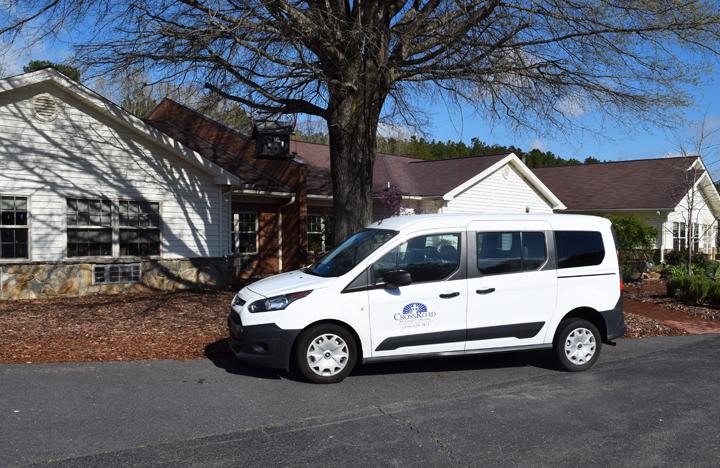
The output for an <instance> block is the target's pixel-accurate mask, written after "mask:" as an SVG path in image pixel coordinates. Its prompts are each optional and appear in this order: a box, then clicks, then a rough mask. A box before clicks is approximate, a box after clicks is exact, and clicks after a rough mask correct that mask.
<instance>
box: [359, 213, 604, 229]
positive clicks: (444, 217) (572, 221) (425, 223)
mask: <svg viewBox="0 0 720 468" xmlns="http://www.w3.org/2000/svg"><path fill="white" fill-rule="evenodd" d="M474 221H545V222H547V223H549V224H550V225H551V226H552V228H553V229H558V230H560V229H567V230H588V229H603V228H607V227H609V226H610V221H609V220H608V219H606V218H602V217H599V216H588V215H574V214H524V213H514V214H513V213H509V214H499V213H484V214H481V213H478V214H467V213H461V214H443V213H439V214H425V215H403V216H393V217H391V218H385V219H382V220H380V221H377V222H375V223H372V224H371V225H369V226H368V227H369V228H374V229H391V230H393V231H408V230H412V231H415V230H420V229H433V228H438V227H446V228H465V227H466V226H467V225H469V224H470V223H472V222H474Z"/></svg>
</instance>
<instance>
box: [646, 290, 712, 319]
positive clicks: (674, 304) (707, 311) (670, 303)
mask: <svg viewBox="0 0 720 468" xmlns="http://www.w3.org/2000/svg"><path fill="white" fill-rule="evenodd" d="M633 299H637V300H638V301H642V302H649V303H652V304H659V305H662V306H663V307H667V308H668V309H672V310H677V311H678V312H684V313H686V314H688V315H690V316H691V317H697V318H701V319H703V320H720V309H716V308H714V307H711V306H699V305H693V304H685V303H683V302H678V300H677V299H674V298H672V297H658V296H649V297H646V296H640V297H634V298H633Z"/></svg>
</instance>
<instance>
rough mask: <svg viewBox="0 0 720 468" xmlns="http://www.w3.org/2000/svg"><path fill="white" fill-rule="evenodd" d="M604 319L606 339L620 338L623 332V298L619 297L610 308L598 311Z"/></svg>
mask: <svg viewBox="0 0 720 468" xmlns="http://www.w3.org/2000/svg"><path fill="white" fill-rule="evenodd" d="M600 315H602V316H603V318H604V319H605V330H607V337H606V338H605V340H606V341H610V340H614V339H615V338H620V337H621V336H623V335H624V334H625V315H624V314H623V298H622V294H621V295H620V299H619V300H618V302H617V304H615V307H614V308H613V309H612V310H605V311H602V312H600Z"/></svg>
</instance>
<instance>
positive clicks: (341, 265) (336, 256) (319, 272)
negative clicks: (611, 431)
mask: <svg viewBox="0 0 720 468" xmlns="http://www.w3.org/2000/svg"><path fill="white" fill-rule="evenodd" d="M396 235H397V231H390V230H388V229H366V230H364V231H360V232H358V233H355V234H353V235H352V236H350V237H349V238H348V239H347V240H346V241H345V242H343V243H342V244H340V245H339V246H338V247H336V248H335V249H333V250H331V251H330V252H328V254H327V255H325V256H324V257H323V258H321V259H320V260H318V261H317V262H315V263H313V264H312V265H310V266H309V267H307V268H305V270H304V271H305V273H309V274H311V275H315V276H323V277H327V278H330V277H336V276H342V275H344V274H345V273H347V272H348V271H350V270H352V269H353V268H354V267H355V266H356V265H357V264H358V263H360V262H361V261H363V260H364V259H365V258H367V256H368V255H370V254H371V253H373V252H374V251H376V250H377V249H378V248H380V246H382V245H383V244H385V243H386V242H387V241H389V240H390V239H392V238H393V237H395V236H396Z"/></svg>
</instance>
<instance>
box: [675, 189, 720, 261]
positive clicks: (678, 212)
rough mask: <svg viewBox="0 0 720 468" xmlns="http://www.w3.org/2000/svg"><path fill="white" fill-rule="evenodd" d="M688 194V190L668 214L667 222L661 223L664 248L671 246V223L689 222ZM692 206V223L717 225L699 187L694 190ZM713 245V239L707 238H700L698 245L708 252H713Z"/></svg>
mask: <svg viewBox="0 0 720 468" xmlns="http://www.w3.org/2000/svg"><path fill="white" fill-rule="evenodd" d="M689 194H690V191H688V196H686V197H684V198H683V199H682V200H681V201H680V203H678V205H677V206H676V207H675V209H674V210H673V211H671V212H670V213H669V214H668V216H667V222H665V223H664V225H663V229H662V235H663V238H664V245H665V249H672V248H673V232H672V229H673V223H674V222H679V223H686V224H690V223H689V222H688V207H689V206H690V205H691V204H690V196H689ZM692 208H693V210H692V211H693V213H692V221H691V222H692V223H697V224H704V225H707V226H715V227H717V224H716V222H715V217H714V216H713V213H712V211H710V208H709V207H708V205H707V201H706V199H705V196H704V195H703V193H702V191H701V190H699V189H698V190H696V191H695V199H694V202H693V203H692ZM714 245H715V243H714V241H713V240H711V239H709V238H708V239H705V241H704V242H703V240H701V244H700V247H701V248H702V250H703V252H705V253H708V254H710V253H713V250H712V248H713V247H714Z"/></svg>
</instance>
